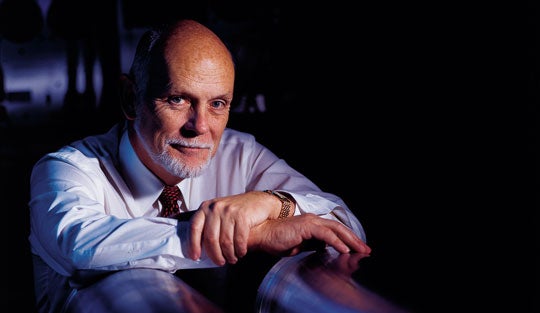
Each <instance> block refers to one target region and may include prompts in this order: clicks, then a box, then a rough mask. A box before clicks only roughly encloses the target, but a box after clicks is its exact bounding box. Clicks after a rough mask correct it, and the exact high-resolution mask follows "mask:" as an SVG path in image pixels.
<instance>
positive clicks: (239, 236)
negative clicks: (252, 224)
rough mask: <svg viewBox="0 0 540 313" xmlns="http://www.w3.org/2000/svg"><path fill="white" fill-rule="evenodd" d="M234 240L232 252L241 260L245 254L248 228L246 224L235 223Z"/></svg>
mask: <svg viewBox="0 0 540 313" xmlns="http://www.w3.org/2000/svg"><path fill="white" fill-rule="evenodd" d="M234 227H235V231H234V232H235V238H234V251H235V253H236V256H237V257H238V258H241V257H243V256H245V255H246V254H247V245H248V237H249V231H250V228H249V226H248V225H247V223H242V222H240V223H236V224H235V225H234Z"/></svg>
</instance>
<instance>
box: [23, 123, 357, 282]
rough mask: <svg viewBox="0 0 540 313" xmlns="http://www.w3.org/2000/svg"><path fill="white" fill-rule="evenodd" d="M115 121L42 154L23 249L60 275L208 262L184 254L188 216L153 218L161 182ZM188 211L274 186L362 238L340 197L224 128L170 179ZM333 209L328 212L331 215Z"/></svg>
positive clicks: (301, 210)
mask: <svg viewBox="0 0 540 313" xmlns="http://www.w3.org/2000/svg"><path fill="white" fill-rule="evenodd" d="M122 125H123V124H120V125H116V126H115V127H113V128H112V129H111V130H110V131H108V132H107V133H105V134H102V135H98V136H90V137H87V138H84V139H82V140H79V141H76V142H74V143H72V144H71V145H68V146H65V147H63V148H61V149H59V150H58V151H57V152H53V153H49V154H47V155H45V156H44V157H43V158H41V159H40V160H39V161H38V162H37V163H36V164H35V166H34V168H33V171H32V175H31V179H30V182H31V186H30V187H31V194H30V202H29V205H30V221H31V230H30V236H29V241H30V245H31V251H32V253H33V254H36V255H38V256H39V257H41V259H43V261H45V263H47V264H48V266H49V267H51V268H52V269H54V270H55V271H56V272H58V273H59V274H60V275H64V276H70V275H72V274H73V273H75V271H76V270H86V269H92V270H121V269H128V268H156V269H162V270H166V271H169V272H174V271H176V270H178V269H182V268H201V267H214V266H216V265H215V264H214V263H213V262H212V261H211V260H210V259H209V258H208V257H207V256H206V255H205V254H204V253H203V255H202V256H201V258H200V260H197V261H194V260H191V259H190V258H188V257H187V255H186V251H187V250H186V247H187V242H186V241H187V231H188V227H187V226H188V222H181V221H177V220H175V219H171V218H164V217H158V213H159V209H160V204H159V202H158V201H157V199H158V197H159V195H160V193H161V191H162V189H163V184H162V183H161V182H160V180H159V179H158V178H157V177H156V176H155V175H154V174H153V173H152V172H150V171H149V170H148V169H147V168H146V167H145V166H144V165H143V164H142V162H141V161H140V160H139V158H138V157H137V155H136V154H135V151H134V150H133V147H132V145H131V143H130V141H129V138H128V136H127V131H126V129H125V127H123V126H122ZM178 186H179V187H180V190H181V191H182V193H183V195H184V198H185V201H186V204H187V207H188V210H196V209H197V208H198V207H199V205H200V204H201V202H202V201H204V200H207V199H212V198H216V197H222V196H227V195H234V194H239V193H244V192H246V191H250V190H264V189H274V190H281V191H286V192H288V193H289V194H290V195H291V196H292V197H294V200H295V201H296V209H295V213H294V214H295V215H298V214H302V213H305V212H311V213H315V214H317V215H320V216H323V217H325V218H333V219H337V220H340V221H341V222H343V223H345V224H346V225H348V226H349V227H351V228H352V229H353V230H354V231H355V232H356V233H357V234H358V235H359V236H360V237H361V238H362V239H364V240H365V234H364V231H363V228H362V225H361V224H360V222H359V221H358V219H357V218H356V217H355V216H354V215H353V214H352V212H351V211H350V209H349V208H348V207H347V206H346V205H345V204H344V203H343V201H342V200H341V199H340V198H339V197H337V196H335V195H333V194H329V193H325V192H322V191H321V190H320V189H319V188H318V187H317V186H316V185H315V184H314V183H313V182H311V181H310V180H309V179H307V178H306V177H305V176H303V175H302V174H300V173H299V172H297V171H296V170H294V169H293V168H291V167H290V166H289V165H288V164H287V163H286V162H285V161H284V160H282V159H280V158H278V157H277V156H276V155H275V154H274V153H272V152H271V151H270V150H269V149H267V148H266V147H264V146H263V145H261V144H259V143H258V142H257V141H256V140H255V138H254V136H252V135H250V134H246V133H242V132H238V131H235V130H232V129H226V130H225V132H224V133H223V136H222V139H221V143H220V145H219V148H218V151H217V153H216V155H215V157H214V158H213V159H212V161H211V163H210V165H209V167H208V168H207V170H206V171H205V172H204V173H203V174H202V175H201V176H199V177H196V178H190V179H185V180H183V181H182V182H181V183H180V184H178ZM331 212H332V213H331Z"/></svg>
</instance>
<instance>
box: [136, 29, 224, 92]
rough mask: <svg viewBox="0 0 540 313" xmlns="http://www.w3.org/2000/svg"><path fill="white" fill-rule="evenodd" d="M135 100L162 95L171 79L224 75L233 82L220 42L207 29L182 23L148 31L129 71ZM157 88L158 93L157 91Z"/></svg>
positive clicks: (139, 45)
mask: <svg viewBox="0 0 540 313" xmlns="http://www.w3.org/2000/svg"><path fill="white" fill-rule="evenodd" d="M130 73H131V77H132V79H134V81H135V83H136V85H137V87H138V88H137V89H138V96H141V97H142V98H146V99H148V97H152V96H153V95H156V94H159V93H160V92H163V90H162V88H164V87H165V86H167V85H168V83H169V81H170V80H171V79H173V78H177V79H181V78H182V77H183V76H186V75H187V73H189V75H188V76H190V77H192V78H194V79H201V80H203V78H208V77H212V76H216V77H217V76H220V75H221V76H222V75H227V76H229V77H231V78H233V80H234V62H233V59H232V55H231V53H230V51H229V50H228V48H227V47H226V46H225V44H224V43H223V41H222V40H221V39H220V38H219V37H218V36H217V35H216V34H215V33H214V32H212V31H211V30H210V29H209V28H207V27H206V26H204V25H202V24H200V23H198V22H196V21H194V20H181V21H178V22H175V23H173V24H167V25H163V26H161V27H159V28H155V29H152V30H149V31H147V32H146V33H145V34H144V35H143V36H142V37H141V40H140V41H139V44H138V46H137V50H136V53H135V58H134V60H133V64H132V66H131V69H130ZM156 88H157V89H156Z"/></svg>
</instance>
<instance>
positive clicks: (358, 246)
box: [333, 223, 371, 255]
mask: <svg viewBox="0 0 540 313" xmlns="http://www.w3.org/2000/svg"><path fill="white" fill-rule="evenodd" d="M333 230H334V232H335V234H336V235H337V236H338V237H339V239H340V240H341V242H343V243H344V244H345V245H346V246H347V247H348V248H349V249H350V250H351V251H353V252H359V253H362V254H366V255H369V254H370V253H371V248H370V247H369V246H368V245H367V244H366V243H365V242H364V241H363V240H362V239H360V238H359V237H358V236H357V235H356V234H355V233H354V232H353V231H352V230H351V229H350V228H348V227H347V226H345V225H343V224H341V223H337V226H335V228H334V227H333Z"/></svg>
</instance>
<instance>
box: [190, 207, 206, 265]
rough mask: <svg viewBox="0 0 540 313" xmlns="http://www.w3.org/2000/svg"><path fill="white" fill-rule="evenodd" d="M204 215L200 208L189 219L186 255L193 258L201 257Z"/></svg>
mask: <svg viewBox="0 0 540 313" xmlns="http://www.w3.org/2000/svg"><path fill="white" fill-rule="evenodd" d="M204 220H205V215H204V212H203V211H202V210H197V213H195V214H194V215H193V217H192V218H191V220H190V228H189V245H188V256H189V257H190V258H191V259H193V260H198V259H200V258H201V250H202V248H201V247H202V245H201V236H202V232H203V228H204V227H203V226H204Z"/></svg>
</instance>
